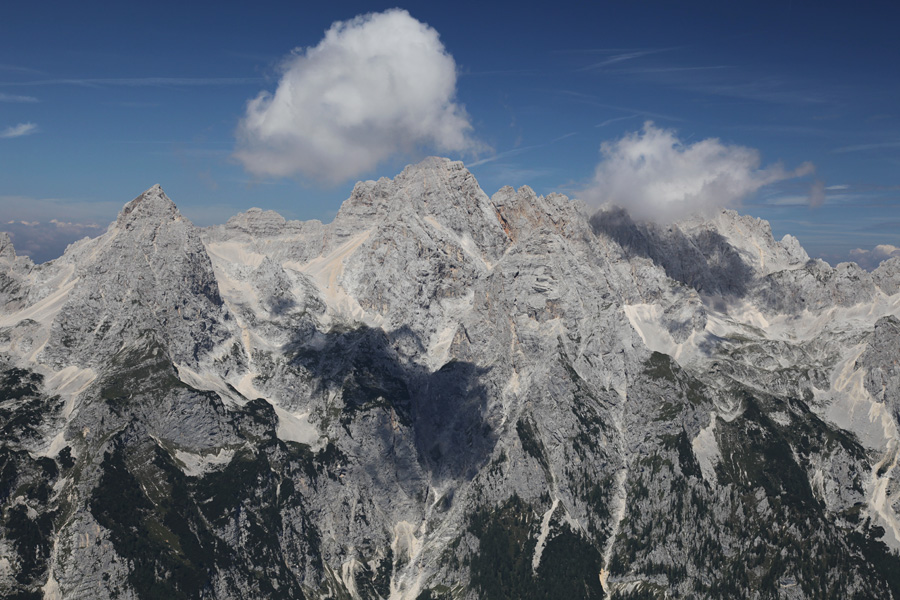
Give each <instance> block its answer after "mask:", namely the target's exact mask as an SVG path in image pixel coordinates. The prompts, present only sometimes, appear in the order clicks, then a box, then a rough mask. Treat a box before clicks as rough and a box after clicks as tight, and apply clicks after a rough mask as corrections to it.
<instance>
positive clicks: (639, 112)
mask: <svg viewBox="0 0 900 600" xmlns="http://www.w3.org/2000/svg"><path fill="white" fill-rule="evenodd" d="M553 93H556V94H560V95H563V96H567V97H569V98H572V99H573V100H576V101H578V102H583V103H585V104H590V105H591V106H596V107H598V108H606V109H609V110H618V111H621V112H626V113H631V114H630V116H632V117H635V116H638V117H651V118H654V119H663V120H666V121H684V119H682V118H680V117H673V116H672V115H665V114H662V113H657V112H650V111H649V110H643V109H641V108H632V107H628V106H616V105H615V104H606V103H605V102H601V101H600V100H599V99H598V98H597V97H596V96H592V95H590V94H584V93H582V92H575V91H572V90H553Z"/></svg>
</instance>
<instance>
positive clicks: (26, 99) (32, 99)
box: [0, 92, 40, 103]
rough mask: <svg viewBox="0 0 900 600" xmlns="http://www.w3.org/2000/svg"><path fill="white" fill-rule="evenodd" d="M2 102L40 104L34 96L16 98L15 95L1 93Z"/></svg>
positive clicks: (0, 100)
mask: <svg viewBox="0 0 900 600" xmlns="http://www.w3.org/2000/svg"><path fill="white" fill-rule="evenodd" d="M0 102H23V103H33V102H40V100H38V99H37V98H35V97H34V96H16V95H14V94H4V93H3V92H0Z"/></svg>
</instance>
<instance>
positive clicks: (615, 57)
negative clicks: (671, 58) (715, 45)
mask: <svg viewBox="0 0 900 600" xmlns="http://www.w3.org/2000/svg"><path fill="white" fill-rule="evenodd" d="M678 49H679V47H674V48H648V49H643V50H624V51H622V50H620V51H612V52H610V54H611V56H608V57H607V58H604V59H603V60H601V61H598V62H595V63H592V64H590V65H587V66H584V67H581V68H580V69H577V70H578V71H596V70H599V69H603V68H605V67H610V66H612V65H618V64H621V63H624V62H627V61H630V60H635V59H637V58H643V57H644V56H650V55H651V54H659V53H661V52H671V51H672V50H678Z"/></svg>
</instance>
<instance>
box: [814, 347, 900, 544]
mask: <svg viewBox="0 0 900 600" xmlns="http://www.w3.org/2000/svg"><path fill="white" fill-rule="evenodd" d="M865 349H866V344H865V343H862V344H859V345H857V346H855V347H854V348H852V349H851V350H850V351H849V352H847V354H845V355H844V356H843V358H842V360H841V361H839V362H838V363H837V364H836V365H835V368H834V370H833V371H832V377H831V389H830V390H819V389H816V388H813V393H814V395H815V398H816V402H815V403H814V406H815V407H817V408H818V411H819V412H821V416H822V417H824V418H825V419H826V420H828V421H830V422H831V423H833V424H835V425H837V426H838V427H840V428H841V429H846V430H847V431H851V432H853V433H855V434H856V436H857V438H858V439H859V441H860V442H861V443H862V444H863V446H865V447H866V448H869V449H871V450H875V451H881V452H884V453H885V454H884V456H883V458H882V460H881V461H879V462H877V463H876V464H875V465H873V466H872V470H871V472H870V474H869V478H868V480H867V482H866V484H865V492H866V498H867V499H868V510H867V511H866V512H868V513H869V515H870V516H872V517H873V519H874V520H875V521H876V522H878V523H879V524H880V525H881V526H883V527H884V529H885V536H884V538H883V539H884V542H885V543H886V544H887V545H888V546H890V547H891V548H893V549H894V550H900V517H898V515H897V513H895V512H894V510H893V508H892V507H891V502H890V499H889V498H888V485H889V483H890V481H891V479H892V478H893V477H894V470H895V468H896V467H897V462H898V458H900V431H898V429H897V424H896V423H895V422H894V419H893V417H892V415H891V412H890V410H889V408H888V407H887V406H886V405H885V404H883V403H881V402H877V401H875V399H874V398H873V397H872V395H871V394H870V393H869V391H868V390H867V389H866V387H865V383H864V382H865V376H866V372H865V369H862V368H856V361H857V360H858V359H859V357H860V356H861V355H862V353H863V352H864V351H865ZM888 461H889V462H890V466H889V467H888V468H887V469H885V468H884V464H885V463H886V462H888ZM879 472H880V475H879Z"/></svg>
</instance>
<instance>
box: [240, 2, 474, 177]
mask: <svg viewBox="0 0 900 600" xmlns="http://www.w3.org/2000/svg"><path fill="white" fill-rule="evenodd" d="M455 96H456V63H455V62H454V60H453V57H452V56H450V54H448V53H447V51H446V50H445V48H444V46H443V44H442V43H441V41H440V38H439V36H438V33H437V31H435V30H434V29H432V28H431V27H429V26H428V25H426V24H425V23H422V22H420V21H417V20H416V19H414V18H413V17H411V16H410V15H409V13H408V12H406V11H405V10H400V9H393V10H388V11H386V12H382V13H372V14H367V15H362V16H358V17H356V18H354V19H351V20H349V21H339V22H336V23H334V24H333V25H332V26H331V28H330V29H329V30H328V31H327V32H326V33H325V37H324V39H323V40H322V41H321V42H319V44H318V45H317V46H315V47H311V48H306V49H303V50H298V51H295V53H294V54H293V55H291V56H290V57H288V58H287V59H286V60H285V61H284V63H283V73H282V76H281V80H280V81H279V82H278V87H277V89H276V91H275V93H274V94H271V93H269V92H266V91H263V92H261V93H260V94H259V95H258V96H256V98H254V99H252V100H251V101H250V102H249V103H248V104H247V111H246V115H245V116H244V118H243V120H242V121H241V123H240V125H239V127H238V134H237V136H238V144H237V150H236V152H235V156H236V157H237V158H238V159H239V160H240V161H241V162H242V163H243V165H244V167H245V168H246V169H247V170H248V171H250V172H251V173H253V174H255V175H259V176H276V177H284V176H291V175H297V174H300V175H303V176H305V177H307V178H312V179H316V180H319V181H324V182H329V183H336V182H340V181H343V180H346V179H350V178H352V177H356V176H358V175H360V174H362V173H365V172H366V171H368V170H370V169H372V168H374V167H375V166H376V165H377V164H378V163H380V162H381V161H383V160H386V159H388V158H389V157H391V156H393V155H395V154H398V153H404V152H409V151H411V150H413V149H415V148H416V147H418V146H424V147H429V148H434V149H436V150H439V151H442V152H457V151H465V150H468V149H472V148H474V147H475V143H474V142H473V141H472V139H471V137H470V131H471V129H472V127H471V124H470V123H469V118H468V116H467V115H466V112H465V110H464V108H463V107H462V106H461V105H459V104H458V103H457V102H456V100H455Z"/></svg>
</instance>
